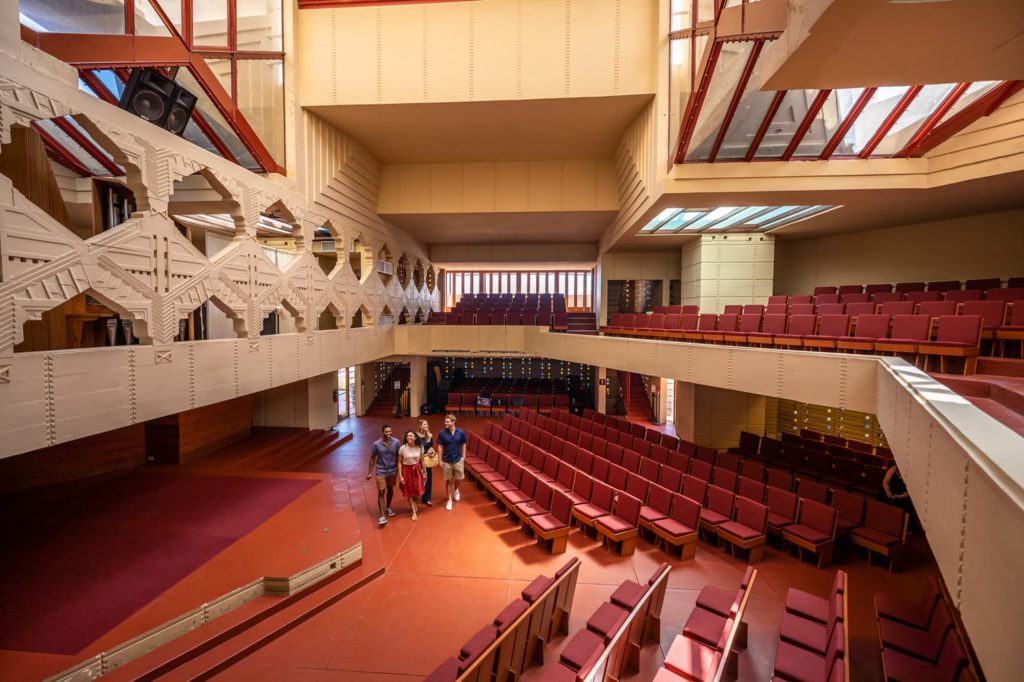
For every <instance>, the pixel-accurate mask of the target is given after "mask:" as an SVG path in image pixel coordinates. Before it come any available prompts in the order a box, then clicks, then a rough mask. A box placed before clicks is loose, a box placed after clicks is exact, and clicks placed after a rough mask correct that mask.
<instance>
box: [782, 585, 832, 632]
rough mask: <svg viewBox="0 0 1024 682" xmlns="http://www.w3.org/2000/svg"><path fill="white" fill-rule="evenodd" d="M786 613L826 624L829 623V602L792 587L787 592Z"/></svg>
mask: <svg viewBox="0 0 1024 682" xmlns="http://www.w3.org/2000/svg"><path fill="white" fill-rule="evenodd" d="M786 612H787V613H792V614H794V615H797V616H800V617H801V618H806V619H808V620H813V621H814V622H816V623H822V624H824V623H826V622H827V621H828V600H827V599H823V598H822V597H818V596H816V595H813V594H810V593H809V592H804V591H803V590H797V589H794V588H792V587H791V588H789V590H787V591H786Z"/></svg>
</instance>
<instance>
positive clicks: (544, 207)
mask: <svg viewBox="0 0 1024 682" xmlns="http://www.w3.org/2000/svg"><path fill="white" fill-rule="evenodd" d="M618 208H619V202H618V196H617V194H616V189H615V167H614V165H613V163H612V160H611V159H580V160H567V161H508V162H502V163H436V164H394V165H385V166H383V168H382V169H381V187H380V201H379V203H378V207H377V209H378V211H379V212H380V213H384V214H393V213H484V212H500V213H507V212H515V211H615V210H618Z"/></svg>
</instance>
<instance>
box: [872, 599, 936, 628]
mask: <svg viewBox="0 0 1024 682" xmlns="http://www.w3.org/2000/svg"><path fill="white" fill-rule="evenodd" d="M875 610H876V611H877V612H878V617H879V618H880V619H881V618H887V619H889V620H894V621H896V622H897V623H903V624H905V625H910V626H911V627H915V628H921V629H923V628H926V627H928V623H927V620H928V614H926V613H921V612H920V610H919V609H918V607H917V604H912V603H909V602H906V601H904V600H902V599H900V598H899V597H894V596H893V595H891V594H887V593H885V592H877V593H875Z"/></svg>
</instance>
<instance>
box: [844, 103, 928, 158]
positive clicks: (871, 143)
mask: <svg viewBox="0 0 1024 682" xmlns="http://www.w3.org/2000/svg"><path fill="white" fill-rule="evenodd" d="M923 87H924V86H923V85H915V86H913V87H912V88H910V89H909V90H907V91H906V92H905V93H903V99H901V100H900V101H899V102H898V103H897V104H896V107H895V108H894V109H893V110H892V111H890V112H889V115H888V116H886V117H885V120H884V121H882V125H881V126H879V127H878V130H876V131H875V134H874V135H873V136H872V137H871V139H870V140H868V143H867V145H866V146H865V147H864V149H861V150H860V154H858V155H857V156H858V157H860V158H862V159H866V158H868V157H869V156H871V153H872V152H873V151H875V147H877V146H878V144H879V143H880V142H881V141H882V140H883V139H884V138H885V136H886V135H887V134H888V132H889V130H890V129H892V127H893V126H894V125H896V121H898V120H900V116H902V115H903V112H904V111H906V110H907V107H909V106H910V103H911V102H913V101H914V98H915V97H917V93H919V92H921V88H923Z"/></svg>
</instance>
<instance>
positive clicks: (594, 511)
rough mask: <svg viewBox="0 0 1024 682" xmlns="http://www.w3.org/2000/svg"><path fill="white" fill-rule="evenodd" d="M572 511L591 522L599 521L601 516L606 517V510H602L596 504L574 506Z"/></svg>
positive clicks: (585, 503) (586, 503) (588, 503)
mask: <svg viewBox="0 0 1024 682" xmlns="http://www.w3.org/2000/svg"><path fill="white" fill-rule="evenodd" d="M573 511H575V512H577V513H579V514H581V515H582V516H584V517H585V518H587V519H590V520H591V521H593V520H595V519H599V518H601V517H602V516H607V515H608V510H607V509H603V508H601V507H599V506H597V505H596V504H592V503H590V502H584V503H583V504H578V505H576V507H575V509H574V510H573Z"/></svg>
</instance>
